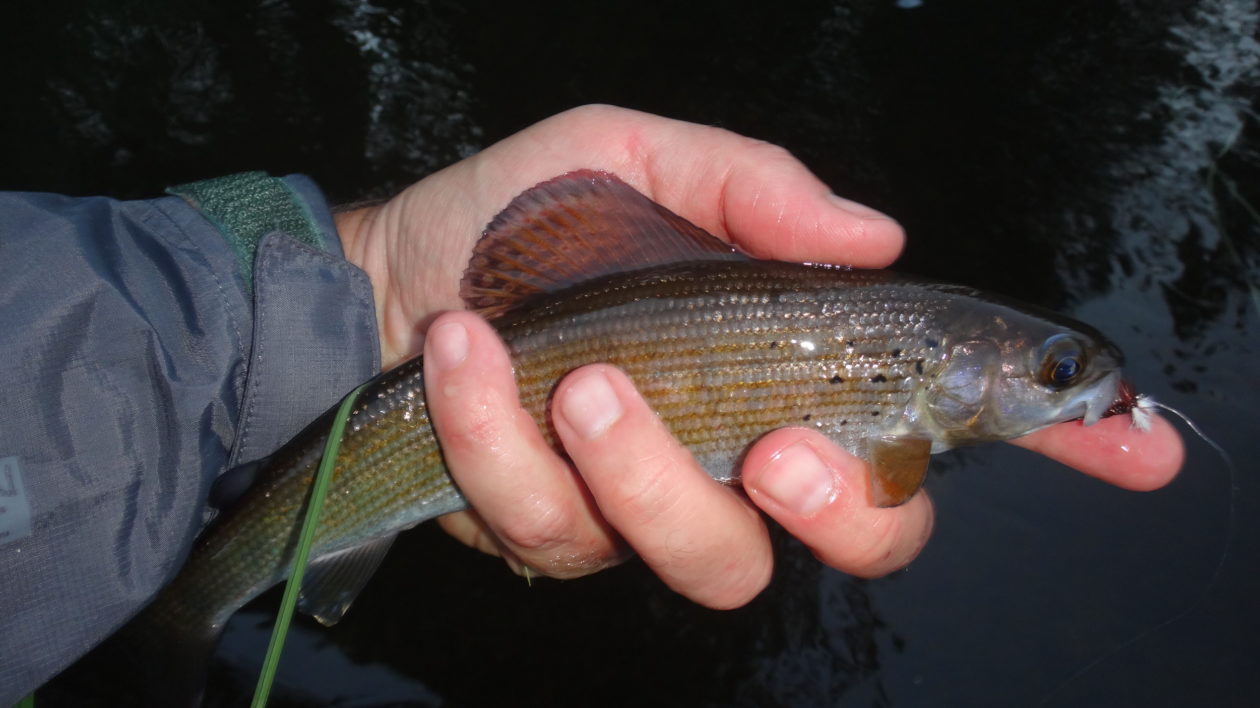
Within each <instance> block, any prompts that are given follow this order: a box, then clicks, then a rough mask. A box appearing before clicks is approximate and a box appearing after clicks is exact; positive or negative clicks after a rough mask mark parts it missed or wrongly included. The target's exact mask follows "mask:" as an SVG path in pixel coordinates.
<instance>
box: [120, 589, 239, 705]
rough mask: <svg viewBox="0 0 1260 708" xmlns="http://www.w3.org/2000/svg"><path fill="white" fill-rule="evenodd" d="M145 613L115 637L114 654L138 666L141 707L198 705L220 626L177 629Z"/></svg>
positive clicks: (169, 623)
mask: <svg viewBox="0 0 1260 708" xmlns="http://www.w3.org/2000/svg"><path fill="white" fill-rule="evenodd" d="M163 620H164V618H160V617H155V616H153V615H151V614H150V613H149V611H148V610H146V611H145V612H142V613H141V614H140V615H139V616H137V617H136V619H135V620H133V621H132V622H131V623H130V624H128V625H127V626H125V627H123V629H122V630H121V631H119V633H118V634H117V635H116V639H117V644H116V647H117V651H118V652H119V653H120V654H121V655H122V656H124V657H128V664H129V665H130V666H133V667H138V669H139V671H138V672H137V673H138V677H139V679H140V681H141V683H142V685H141V686H140V687H139V689H140V695H141V696H142V698H143V701H144V703H143V705H154V706H189V707H190V708H196V707H197V706H200V705H201V702H202V699H203V698H204V696H205V690H206V679H207V676H208V675H209V671H210V661H211V659H212V657H213V656H214V650H215V647H216V646H218V643H219V636H220V634H221V633H222V631H221V629H222V628H221V626H219V627H215V626H208V627H200V628H196V629H191V628H190V629H184V628H180V627H177V626H176V625H175V624H173V623H171V622H169V621H163Z"/></svg>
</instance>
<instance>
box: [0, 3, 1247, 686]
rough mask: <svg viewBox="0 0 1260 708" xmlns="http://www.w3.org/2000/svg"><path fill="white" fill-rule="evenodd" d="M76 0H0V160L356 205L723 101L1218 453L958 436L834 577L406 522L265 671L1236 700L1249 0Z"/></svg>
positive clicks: (696, 114) (255, 613) (244, 677)
mask: <svg viewBox="0 0 1260 708" xmlns="http://www.w3.org/2000/svg"><path fill="white" fill-rule="evenodd" d="M99 5H100V4H99V3H92V2H86V1H80V2H64V3H55V4H54V3H45V4H27V3H23V4H20V5H13V6H9V7H7V8H6V15H7V17H6V20H5V21H4V22H3V24H0V96H3V101H4V104H3V110H0V188H4V189H20V190H49V191H58V192H65V193H71V194H110V195H115V196H118V197H123V198H139V197H146V196H153V195H156V194H159V193H160V192H161V190H162V188H163V187H165V186H166V185H168V184H174V183H179V182H181V181H186V180H190V179H195V178H201V177H208V176H213V175H218V174H223V173H227V172H232V171H239V170H246V169H265V170H269V171H271V172H273V173H287V172H305V173H307V174H310V175H311V176H313V177H314V178H315V179H316V180H317V181H318V182H319V183H320V184H321V185H322V186H323V187H324V188H325V189H326V190H327V192H328V193H329V195H330V197H331V198H332V199H333V200H334V201H339V202H340V201H349V200H354V199H358V198H362V197H366V196H382V195H388V194H390V193H392V192H393V191H396V190H397V189H400V188H401V187H403V186H405V185H406V184H408V183H410V182H412V181H414V180H415V179H417V178H419V177H421V176H423V175H424V174H426V173H428V172H430V171H433V170H435V169H437V168H440V167H441V166H443V165H446V164H449V163H450V162H453V161H455V160H458V159H459V158H461V157H463V156H467V155H469V154H471V153H473V152H475V151H476V150H478V149H479V148H481V147H483V146H486V145H489V144H491V143H493V142H494V141H496V140H498V139H500V138H502V137H505V136H507V135H509V134H511V133H513V132H514V131H516V130H519V129H520V128H523V127H525V126H527V125H529V124H531V123H533V122H535V121H537V120H539V119H541V118H544V117H546V116H548V115H551V114H554V113H556V112H558V111H560V110H563V109H565V108H569V107H572V106H575V105H579V104H582V103H590V102H607V103H614V104H618V105H622V106H628V107H633V108H638V109H642V110H647V111H652V112H656V113H660V114H663V115H667V116H670V117H675V118H682V119H687V120H692V121H697V122H702V123H709V124H715V125H720V126H723V127H726V128H729V129H731V130H735V131H738V132H741V133H745V134H748V135H751V136H754V137H758V138H763V139H766V140H770V141H773V142H776V143H780V144H782V145H784V146H786V147H788V148H789V149H791V150H792V151H793V152H794V153H795V154H796V155H798V156H799V157H800V158H801V159H802V160H804V161H805V162H806V163H807V164H808V165H809V166H810V167H811V168H812V169H814V170H815V171H816V172H817V173H818V174H819V175H821V176H822V177H823V178H824V180H826V181H827V182H828V183H829V184H830V185H831V186H832V187H833V188H834V189H835V191H836V192H837V193H839V194H842V195H845V196H848V197H851V198H853V199H857V200H859V201H863V202H866V203H868V204H871V205H872V206H874V207H876V208H879V209H880V210H882V211H885V212H887V213H889V214H892V215H894V216H896V217H897V218H898V219H899V220H901V222H902V223H903V224H904V225H905V226H906V228H907V230H908V232H909V234H910V243H909V248H908V250H907V252H906V255H905V257H904V258H903V260H902V261H901V263H899V264H898V267H899V268H902V269H904V270H909V271H912V272H917V273H920V274H923V275H928V276H933V277H937V278H941V279H946V280H951V281H955V282H962V283H966V284H969V285H975V286H979V287H982V288H986V289H990V290H995V291H999V292H1003V293H1006V294H1008V295H1013V296H1016V297H1019V298H1022V299H1025V300H1030V301H1033V302H1037V303H1039V304H1042V305H1047V306H1050V307H1055V308H1059V309H1062V310H1065V311H1069V312H1072V313H1074V314H1075V315H1077V316H1078V317H1080V318H1082V319H1085V320H1087V321H1089V322H1091V323H1093V324H1094V325H1096V326H1098V327H1099V328H1100V329H1103V330H1104V331H1106V332H1108V334H1109V335H1111V336H1112V337H1113V338H1114V339H1115V340H1117V342H1118V343H1119V344H1120V345H1121V346H1122V347H1123V348H1124V349H1125V350H1126V352H1127V354H1128V357H1129V360H1130V362H1131V363H1130V365H1129V367H1128V368H1129V370H1130V375H1131V378H1132V379H1133V380H1134V381H1135V382H1137V384H1138V386H1139V388H1141V389H1142V390H1144V391H1146V392H1148V393H1150V394H1152V395H1153V396H1154V397H1155V398H1157V399H1158V400H1162V401H1164V402H1166V403H1169V404H1171V405H1174V406H1177V407H1179V408H1181V409H1182V410H1184V411H1185V412H1186V413H1187V414H1189V415H1190V416H1191V417H1193V418H1194V419H1195V420H1196V421H1197V422H1198V424H1199V425H1200V426H1202V427H1203V428H1204V429H1205V430H1206V431H1207V432H1208V433H1209V434H1210V435H1211V436H1213V437H1215V438H1216V439H1217V440H1218V441H1220V442H1221V443H1222V444H1223V445H1224V446H1225V448H1227V450H1228V451H1229V452H1230V454H1231V455H1232V456H1233V459H1234V460H1235V462H1236V464H1237V470H1236V473H1235V474H1234V475H1233V477H1232V478H1231V474H1230V472H1229V470H1228V468H1227V466H1226V465H1225V463H1224V462H1223V461H1222V459H1221V458H1220V457H1219V456H1218V455H1217V454H1216V453H1214V452H1213V451H1212V450H1211V449H1210V448H1209V447H1207V446H1206V445H1205V444H1203V443H1201V442H1198V441H1195V440H1190V441H1189V442H1188V445H1189V461H1188V464H1187V466H1186V468H1185V470H1184V472H1183V474H1182V475H1181V476H1180V478H1179V479H1178V480H1177V481H1176V482H1174V483H1173V484H1172V485H1171V486H1169V487H1168V488H1166V489H1164V490H1161V491H1158V492H1154V493H1150V494H1136V493H1132V492H1124V491H1121V490H1118V489H1113V488H1110V487H1107V486H1106V485H1104V484H1102V483H1099V482H1096V481H1093V480H1090V479H1087V478H1084V477H1082V476H1080V475H1077V474H1074V473H1072V472H1071V471H1069V470H1067V469H1065V468H1062V467H1060V466H1057V465H1055V464H1054V463H1051V462H1048V461H1045V460H1042V459H1040V458H1037V457H1035V456H1033V455H1031V454H1030V453H1027V452H1024V451H1021V450H1017V449H1014V448H1010V447H1008V446H993V447H988V448H984V449H977V450H968V451H965V452H962V453H954V454H950V455H947V456H943V457H941V458H938V459H937V460H936V461H935V462H934V467H933V470H934V472H933V474H932V475H931V477H930V478H929V480H928V485H927V486H928V489H929V491H930V493H931V494H932V496H933V498H934V500H935V502H936V507H937V513H938V518H937V531H936V534H935V536H934V538H933V540H932V542H931V543H930V544H929V546H928V548H927V550H926V551H925V553H924V554H923V555H922V557H921V558H920V559H919V560H917V561H916V562H915V563H914V564H913V565H911V566H910V568H909V569H907V570H905V571H902V572H900V573H897V574H895V575H893V576H891V577H889V578H885V579H882V580H878V581H870V582H866V581H860V580H855V579H852V578H848V577H846V576H844V575H842V574H840V573H837V572H835V571H831V570H829V569H826V568H823V567H821V566H820V565H819V564H818V563H817V562H816V561H814V560H813V559H812V557H810V555H809V554H808V552H807V551H805V550H804V549H802V548H800V547H799V546H798V545H797V544H795V542H794V541H792V540H791V539H790V538H787V537H786V536H783V535H780V537H779V538H778V539H777V544H778V546H779V554H778V559H779V566H778V569H777V571H776V575H775V579H774V582H773V584H772V586H771V588H770V589H769V590H768V591H767V592H765V593H764V594H763V595H762V596H761V597H759V598H758V599H757V600H756V601H754V602H753V603H752V604H751V605H749V606H748V607H746V608H743V609H740V610H737V611H733V612H712V611H707V610H703V609H700V608H697V607H695V606H693V605H691V604H689V603H688V602H686V601H685V600H682V599H680V598H678V597H676V596H674V595H672V594H671V593H670V592H668V591H667V590H665V589H664V588H663V587H662V586H661V585H660V583H659V582H658V581H657V580H656V579H655V578H653V577H652V576H651V575H650V574H649V573H647V572H646V571H645V570H644V569H643V568H642V567H641V566H639V565H638V564H636V563H630V564H627V565H626V566H623V567H621V568H618V569H615V570H612V571H608V572H605V573H602V574H600V575H598V576H595V577H591V578H586V579H582V580H578V581H572V582H565V583H559V582H549V581H540V582H537V583H535V584H534V585H533V586H532V587H530V586H526V585H525V584H524V582H522V581H520V580H519V579H517V578H515V577H513V576H511V575H510V574H509V573H508V572H507V571H506V570H504V569H503V567H502V565H501V563H500V562H499V561H497V560H493V559H487V558H482V557H480V556H477V555H476V554H474V553H472V552H469V551H466V550H465V549H463V548H462V547H459V546H457V544H455V543H454V542H452V541H450V540H448V539H446V538H445V537H444V536H442V535H441V534H440V533H439V532H437V531H436V530H435V529H432V528H426V529H420V530H417V531H415V532H411V533H409V534H406V535H404V538H403V539H402V540H401V541H400V543H398V544H397V545H396V546H395V550H394V552H393V553H392V554H391V556H390V559H389V560H388V561H387V563H386V565H385V567H384V568H383V569H382V571H381V573H380V575H379V577H377V578H376V579H375V580H374V581H373V583H372V584H371V585H369V587H368V589H367V591H366V592H365V594H364V596H362V597H361V598H360V600H359V602H358V603H357V604H356V606H355V608H354V609H353V610H352V611H351V613H350V614H349V616H348V617H347V619H346V620H345V621H344V622H343V623H342V624H340V625H338V626H337V627H336V628H334V629H333V630H330V631H326V630H322V629H315V628H313V627H312V626H311V625H302V628H301V629H300V631H299V635H298V638H297V639H296V640H292V639H291V640H290V647H291V648H290V650H289V653H288V654H287V657H286V661H285V664H284V667H283V668H282V682H283V683H284V686H283V687H282V695H281V696H280V697H279V699H278V700H277V701H276V703H277V704H281V705H284V704H288V705H307V704H337V705H353V706H365V705H383V704H391V705H392V704H404V705H422V706H428V705H449V706H500V705H524V706H530V705H550V706H579V705H581V706H588V705H608V706H632V705H633V706H638V705H649V704H650V705H663V706H824V705H826V706H831V705H843V706H850V705H852V706H866V705H873V706H884V705H895V706H941V705H968V706H1013V705H1018V706H1075V705H1087V706H1182V705H1213V706H1244V705H1256V704H1257V703H1260V649H1257V648H1256V643H1257V640H1256V636H1257V631H1258V630H1260V603H1258V601H1257V598H1260V582H1258V580H1260V573H1258V572H1257V562H1256V558H1257V553H1258V552H1260V543H1258V541H1260V522H1258V521H1257V519H1260V498H1258V494H1257V485H1256V480H1255V460H1256V458H1257V454H1258V453H1260V441H1257V436H1256V429H1257V426H1256V423H1255V418H1256V414H1255V409H1256V405H1257V403H1258V402H1260V396H1258V391H1260V374H1257V364H1256V361H1257V357H1256V355H1257V350H1258V349H1260V346H1257V345H1258V344H1260V341H1258V339H1257V337H1256V335H1255V331H1256V327H1257V325H1260V321H1258V320H1260V309H1258V305H1260V292H1258V291H1257V283H1258V280H1257V275H1258V273H1260V263H1258V254H1257V244H1258V242H1260V213H1257V210H1256V207H1257V206H1260V188H1258V185H1260V181H1258V178H1260V159H1258V157H1260V156H1258V154H1257V142H1256V130H1257V113H1256V108H1257V105H1256V97H1257V95H1258V94H1257V88H1258V87H1260V44H1258V43H1257V39H1256V34H1257V18H1258V16H1260V11H1258V10H1257V7H1256V3H1255V2H1254V1H1252V2H1243V1H1241V0H1216V1H1209V0H1200V1H1198V2H1192V1H1183V2H1172V1H1162V2H1161V1H1153V2H1142V3H1139V2H1102V1H1099V0H1078V1H1074V2H1032V1H1024V2H981V1H978V0H968V1H964V0H955V1H949V0H923V1H922V2H921V3H915V2H912V1H910V0H901V1H900V2H895V1H894V0H882V1H880V2H853V3H825V2H798V3H791V4H789V3H785V2H778V3H739V2H720V3H719V2H691V3H661V2H635V3H599V4H596V3H590V2H557V3H547V4H544V3H514V4H500V3H490V2H484V1H477V2H459V3H457V2H437V1H434V2H402V1H395V2H386V1H384V0H378V1H377V2H368V1H367V0H325V1H319V2H298V1H297V0H287V1H286V0H270V1H267V2H241V1H237V0H231V1H227V2H213V3H212V2H186V3H180V4H168V3H158V2H152V1H148V2H141V1H138V0H136V1H131V2H126V1H120V2H113V3H111V4H110V5H109V7H108V9H105V8H102V7H100V6H99ZM911 5H914V6H913V7H909V6H911ZM3 257H15V256H14V255H13V254H9V253H5V254H4V256H3ZM1248 411H1250V412H1248ZM269 603H270V604H269ZM271 605H274V598H270V597H269V598H265V599H264V600H263V601H261V602H260V603H256V605H255V606H253V607H252V608H251V609H250V610H248V611H246V612H244V613H242V615H240V616H239V617H238V619H237V621H235V622H234V623H233V624H232V625H231V626H230V627H229V630H228V634H227V637H226V639H225V642H224V644H223V647H222V649H221V651H220V654H219V659H218V661H217V663H216V667H215V671H214V677H215V682H214V685H213V686H212V687H211V694H210V698H211V700H212V702H219V703H222V704H235V703H238V702H244V701H245V700H246V699H245V698H244V697H243V696H245V695H246V694H247V692H248V690H249V687H251V686H252V683H253V672H255V671H256V668H255V667H256V666H257V664H258V657H259V656H260V655H261V651H262V645H263V644H265V631H266V623H267V619H266V614H265V613H266V612H267V611H269V607H270V606H271ZM89 675H90V674H89ZM110 690H111V689H110V682H109V681H108V680H107V678H105V677H101V678H100V679H99V680H97V681H89V682H87V683H86V685H85V684H84V682H78V683H71V682H62V683H60V684H58V683H54V685H53V686H51V687H49V688H48V689H47V690H46V691H45V692H43V693H41V701H40V705H61V704H65V705H82V704H85V703H90V702H93V699H95V700H96V701H99V702H100V703H101V704H112V703H111V702H112V701H114V698H113V696H112V694H111V693H110Z"/></svg>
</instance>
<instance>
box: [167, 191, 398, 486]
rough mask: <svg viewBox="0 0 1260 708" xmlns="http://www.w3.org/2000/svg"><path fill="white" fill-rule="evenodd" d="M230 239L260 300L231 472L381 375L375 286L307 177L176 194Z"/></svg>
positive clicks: (245, 280)
mask: <svg viewBox="0 0 1260 708" xmlns="http://www.w3.org/2000/svg"><path fill="white" fill-rule="evenodd" d="M170 191H171V192H172V193H173V194H176V195H178V196H181V197H183V198H184V200H185V201H186V202H188V203H189V204H190V205H191V206H192V207H193V208H195V209H197V210H198V211H201V212H202V214H203V215H204V216H206V218H207V219H208V220H209V221H210V222H211V223H212V224H214V225H215V227H216V229H217V230H218V231H219V232H220V234H222V235H223V237H224V239H225V240H226V241H227V243H228V245H229V246H230V247H231V248H232V250H233V252H234V253H235V254H236V257H237V261H238V264H239V265H240V266H241V274H240V275H241V280H240V283H241V287H242V288H244V290H245V293H246V296H247V297H248V296H250V295H251V294H252V299H253V318H252V319H253V336H252V338H251V340H252V341H251V346H250V353H249V358H248V360H247V362H246V365H247V366H246V368H247V372H246V379H245V389H244V393H243V398H242V401H241V409H240V413H241V415H240V420H239V422H238V425H237V434H236V441H235V445H234V447H233V450H232V454H231V457H230V459H229V461H228V468H229V469H230V468H231V467H234V466H236V465H239V464H242V463H246V462H251V461H253V460H256V459H258V458H261V457H265V456H266V455H269V454H271V453H272V452H274V451H275V450H276V449H277V448H278V447H280V446H281V445H283V444H284V443H285V442H287V441H288V440H289V439H290V438H292V437H293V436H294V435H296V434H297V433H299V432H301V430H302V428H303V427H305V426H306V424H308V423H309V422H310V421H312V420H314V419H315V418H316V417H317V416H319V415H320V414H321V413H323V412H324V411H325V410H327V409H328V408H331V407H332V406H333V405H335V404H336V403H337V401H339V400H340V399H341V398H342V397H343V396H344V395H345V394H346V393H348V392H349V391H350V390H351V389H353V388H354V387H355V386H357V385H358V384H360V383H362V382H363V381H366V380H367V379H369V378H371V377H372V376H373V375H374V374H375V373H376V372H377V371H379V369H380V337H379V336H378V333H377V329H376V312H375V303H374V300H373V297H372V284H371V280H370V279H369V278H368V276H367V274H366V273H364V272H363V271H362V270H360V269H359V268H358V267H356V266H355V265H353V264H352V263H349V262H347V261H346V260H345V257H344V254H343V251H342V247H341V240H340V238H339V237H338V234H337V230H336V227H335V225H334V222H333V218H332V213H331V211H330V209H329V207H328V204H327V202H326V201H325V199H324V196H323V194H322V193H321V192H320V190H319V188H318V187H316V186H315V184H314V183H313V182H312V181H311V180H309V179H307V178H306V177H303V176H300V175H290V176H288V177H284V178H274V177H268V176H266V175H263V174H261V173H246V174H244V175H232V176H229V177H225V178H218V179H215V180H207V181H206V182H198V183H194V184H193V185H184V186H181V187H174V188H172V189H171V190H170Z"/></svg>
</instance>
